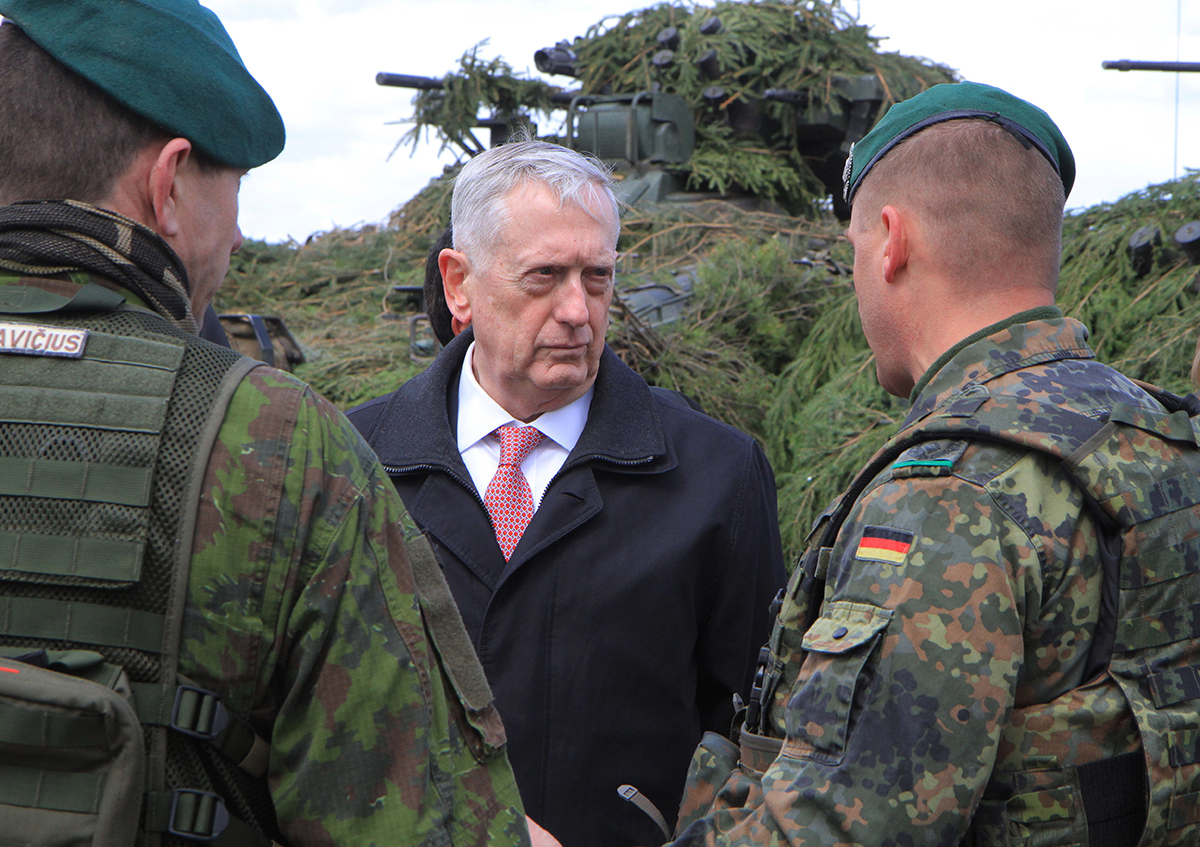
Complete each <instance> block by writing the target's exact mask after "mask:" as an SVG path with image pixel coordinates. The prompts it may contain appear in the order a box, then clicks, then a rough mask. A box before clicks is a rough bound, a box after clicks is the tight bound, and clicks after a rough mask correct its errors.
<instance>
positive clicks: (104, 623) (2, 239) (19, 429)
mask: <svg viewBox="0 0 1200 847" xmlns="http://www.w3.org/2000/svg"><path fill="white" fill-rule="evenodd" d="M0 14H2V15H4V17H5V21H4V23H3V24H2V25H0V609H2V612H0V670H3V672H2V673H0V822H2V823H0V830H2V834H0V840H3V841H4V842H5V843H13V844H23V845H51V844H53V845H62V844H93V843H94V844H111V845H123V844H134V843H135V840H136V843H139V844H141V843H148V844H157V843H159V842H160V841H161V842H162V843H163V844H165V845H170V847H179V845H182V844H197V843H211V844H214V845H222V844H239V845H245V847H253V846H254V845H263V847H265V845H268V844H269V843H271V840H272V839H273V840H275V841H280V842H283V843H286V844H290V845H293V847H303V846H304V845H322V847H327V846H328V845H347V847H348V846H349V845H363V844H404V845H418V844H419V845H447V844H453V845H479V847H483V845H495V844H506V845H519V844H528V840H529V836H528V832H527V830H526V825H525V819H524V816H523V814H522V807H521V802H520V798H519V796H518V794H517V790H516V784H515V780H514V777H513V774H512V771H511V769H510V767H509V765H508V762H507V760H506V758H505V755H504V752H503V728H502V726H501V724H500V722H499V718H498V717H497V714H496V710H495V707H494V706H492V705H490V693H489V691H488V688H487V684H486V680H485V678H484V676H483V670H482V668H481V667H480V666H479V664H478V662H477V660H476V659H475V658H474V656H473V655H472V651H471V648H470V642H469V640H468V639H467V635H466V632H465V630H463V628H462V623H461V621H460V620H459V618H458V617H457V614H456V613H455V612H454V609H453V603H452V601H451V597H450V594H449V590H448V588H447V587H446V585H445V583H444V581H442V579H441V577H440V574H439V571H438V568H437V565H436V562H435V561H434V560H433V557H432V554H430V553H429V551H428V548H427V547H425V546H424V545H423V544H412V545H409V544H406V541H405V538H404V536H403V534H402V531H401V524H402V516H403V515H404V509H403V506H402V505H401V503H400V500H399V498H398V497H397V496H396V493H395V491H393V490H392V486H391V484H390V482H389V481H388V479H387V477H386V476H385V474H384V472H383V470H382V468H381V467H380V465H379V462H378V460H377V459H376V458H375V456H374V455H372V453H371V451H370V449H369V448H368V447H367V445H366V444H365V443H364V442H363V440H362V439H361V437H360V436H359V435H358V433H357V432H356V431H355V430H354V428H353V427H351V426H350V425H349V424H348V423H347V422H346V420H345V419H344V418H343V417H342V416H341V415H340V414H339V413H338V412H337V411H336V410H335V409H334V408H333V406H332V405H330V404H329V403H327V402H326V401H324V400H322V399H321V398H319V397H317V396H316V395H315V394H314V393H313V392H312V391H311V389H309V388H308V387H307V386H305V385H304V384H303V383H301V382H299V381H297V380H295V379H294V378H292V377H291V376H289V375H287V374H285V373H281V372H279V371H276V370H273V369H271V368H267V367H264V366H256V365H257V363H255V362H253V361H252V360H249V359H245V358H243V357H241V356H238V355H236V354H235V353H233V352H232V351H231V350H228V349H224V348H220V347H217V346H215V345H213V344H210V343H208V342H206V341H202V340H201V339H200V338H198V337H197V336H196V316H198V315H200V314H203V312H204V310H205V308H206V306H207V305H208V303H209V301H210V299H211V298H212V296H213V294H214V293H215V292H216V291H217V289H218V287H219V286H220V285H221V282H222V280H223V278H224V276H225V273H226V270H227V268H228V266H229V257H230V253H231V252H233V251H235V250H237V248H238V246H239V244H240V243H241V240H242V235H241V232H240V230H239V228H238V223H237V217H238V186H239V183H240V181H241V178H242V176H243V175H244V174H245V173H246V171H247V170H248V169H250V168H253V167H257V166H258V165H261V164H263V163H265V162H267V161H269V160H271V159H273V158H274V157H275V156H276V155H278V153H279V152H280V150H281V149H282V148H283V143H284V129H283V122H282V120H281V119H280V116H279V113H278V112H277V111H276V109H275V106H274V104H273V103H272V102H271V99H270V97H268V95H267V94H266V92H265V91H263V89H262V88H261V87H260V86H259V85H258V83H257V82H256V81H255V80H254V78H253V77H252V76H251V75H250V74H249V72H248V71H247V70H246V68H245V67H244V66H243V64H242V61H241V59H240V58H239V57H238V53H237V50H236V49H235V47H234V45H233V43H232V41H231V40H230V38H229V36H228V34H227V33H226V32H225V29H224V28H223V27H222V25H221V23H220V21H219V20H218V19H217V17H216V16H215V15H214V14H212V12H210V11H209V10H207V9H205V8H204V7H202V6H200V5H199V4H198V3H196V2H195V1H194V0H0ZM64 198H65V199H64ZM422 562H423V563H424V564H423V565H422ZM102 657H103V658H102ZM117 666H120V667H121V668H123V669H124V675H123V676H122V675H119V674H118V668H117ZM67 671H72V672H73V673H74V675H73V676H72V675H68V673H66V672H67ZM177 672H178V676H177ZM126 677H127V678H128V680H129V685H126V682H125V679H126ZM101 683H103V684H101ZM135 710H136V711H135ZM143 725H144V727H145V731H146V738H147V739H148V742H147V743H146V744H145V749H143Z"/></svg>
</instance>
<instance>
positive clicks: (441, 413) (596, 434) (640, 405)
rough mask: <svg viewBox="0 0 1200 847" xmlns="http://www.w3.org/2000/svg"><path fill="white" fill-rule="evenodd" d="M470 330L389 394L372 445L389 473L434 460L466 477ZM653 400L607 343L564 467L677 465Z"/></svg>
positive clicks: (657, 469)
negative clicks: (461, 383) (461, 430)
mask: <svg viewBox="0 0 1200 847" xmlns="http://www.w3.org/2000/svg"><path fill="white" fill-rule="evenodd" d="M473 338H474V333H472V332H471V330H469V329H468V330H466V331H465V332H463V333H462V334H461V335H459V336H458V337H457V338H455V339H454V340H453V341H452V342H450V344H448V345H447V346H446V349H445V350H443V351H442V352H441V353H440V354H439V355H438V357H437V359H435V360H434V362H433V364H432V365H430V366H429V368H428V369H427V370H426V371H425V372H424V373H422V374H420V375H418V376H416V377H414V378H413V379H411V380H409V381H408V382H407V383H405V384H404V385H402V386H401V387H400V388H399V389H398V390H397V391H395V392H394V393H393V394H392V397H391V399H390V400H389V401H388V403H387V405H386V407H385V408H384V410H383V412H382V413H381V415H380V420H379V424H378V426H377V427H376V429H375V432H374V434H373V436H372V438H371V446H372V447H374V448H375V452H376V453H377V454H378V455H379V458H380V460H381V461H382V462H383V464H384V466H385V467H387V468H388V470H389V471H390V472H392V473H397V472H399V473H402V472H405V471H408V470H418V469H429V468H439V469H443V470H447V471H450V472H452V473H455V474H457V475H459V476H462V477H463V478H464V479H467V478H469V476H468V474H467V469H466V467H465V465H463V461H462V456H461V455H460V454H459V452H458V447H457V438H456V436H455V426H454V423H453V422H454V421H457V418H458V409H457V406H458V391H457V386H458V374H459V371H460V369H461V368H462V363H463V358H464V357H465V356H466V352H467V347H468V346H470V343H471V340H472V339H473ZM657 406H658V404H657V403H656V402H655V400H654V396H653V394H652V393H651V391H650V388H649V386H647V385H646V382H645V380H643V379H642V378H641V377H640V376H638V375H637V374H636V373H634V372H633V371H632V370H630V369H629V367H628V366H627V365H626V364H625V363H624V362H622V361H621V360H620V359H619V358H617V355H616V354H615V353H613V351H612V350H611V349H610V348H609V347H608V346H605V348H604V352H603V354H601V357H600V368H599V371H598V373H597V374H596V391H595V394H594V395H593V396H592V406H591V409H590V411H589V413H588V422H587V426H586V427H585V428H584V430H583V434H582V435H581V436H580V438H579V443H577V444H576V445H575V449H574V450H573V451H572V452H571V455H570V456H569V457H568V458H567V461H566V465H565V466H564V467H571V466H574V465H577V464H580V463H582V462H586V461H590V460H598V461H604V462H608V463H610V464H612V465H613V468H612V469H613V470H626V471H630V472H635V473H636V472H654V473H657V472H662V471H665V470H669V469H670V468H672V467H674V465H675V461H674V451H672V450H671V449H670V446H669V444H668V441H667V437H666V434H665V432H664V429H663V424H662V420H661V418H660V417H659V413H658V408H657Z"/></svg>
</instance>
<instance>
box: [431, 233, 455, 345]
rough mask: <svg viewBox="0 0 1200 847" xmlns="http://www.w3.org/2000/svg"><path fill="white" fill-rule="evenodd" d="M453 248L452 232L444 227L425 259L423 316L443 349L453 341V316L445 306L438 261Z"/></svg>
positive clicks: (444, 292)
mask: <svg viewBox="0 0 1200 847" xmlns="http://www.w3.org/2000/svg"><path fill="white" fill-rule="evenodd" d="M453 246H454V230H453V229H451V228H450V227H446V228H445V229H444V230H442V234H441V235H439V236H438V239H437V241H435V242H433V247H431V248H430V249H429V256H428V257H427V258H426V259H425V285H424V288H423V291H424V295H425V297H424V299H425V314H426V315H427V316H428V317H429V325H430V326H431V327H432V328H433V334H434V336H435V337H436V338H437V340H438V343H439V344H441V345H442V346H443V347H445V346H446V345H447V344H449V343H450V342H451V341H453V340H454V316H453V315H451V314H450V307H449V306H448V305H447V304H446V291H445V288H444V287H443V284H442V271H441V268H440V267H439V266H438V259H439V257H440V256H441V254H442V251H443V250H445V249H447V248H449V247H453Z"/></svg>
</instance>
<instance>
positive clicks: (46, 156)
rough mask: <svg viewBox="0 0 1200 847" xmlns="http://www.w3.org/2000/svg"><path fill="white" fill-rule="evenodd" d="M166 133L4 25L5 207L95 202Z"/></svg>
mask: <svg viewBox="0 0 1200 847" xmlns="http://www.w3.org/2000/svg"><path fill="white" fill-rule="evenodd" d="M164 134H165V131H164V130H162V129H161V128H159V127H157V126H155V125H154V124H153V123H151V122H150V121H148V120H146V119H145V118H143V117H141V116H140V115H137V114H134V113H133V112H132V111H130V110H129V109H127V108H125V107H124V106H122V105H121V104H120V103H118V102H117V101H116V100H114V99H113V98H112V97H109V96H108V95H107V94H105V93H104V92H103V91H101V90H100V89H99V88H97V87H96V86H94V85H93V84H92V83H90V82H88V81H87V80H86V79H84V78H83V77H81V76H79V75H78V74H76V73H75V72H73V71H71V70H69V69H68V68H66V67H65V66H63V65H62V64H60V63H59V62H58V61H56V60H55V59H54V58H53V57H51V56H50V54H48V53H47V52H46V51H45V50H43V49H42V48H40V47H38V46H37V45H36V44H35V43H34V42H33V41H32V40H30V38H29V36H27V35H26V34H25V33H24V32H23V31H22V30H21V29H20V28H19V27H17V26H15V25H14V24H12V23H9V22H5V23H4V24H2V25H0V205H4V204H7V203H13V202H16V201H17V200H35V199H68V198H69V199H72V200H81V201H83V202H85V203H95V202H98V201H99V200H101V199H102V198H104V197H106V196H107V195H108V193H109V191H110V190H111V188H112V185H113V183H114V181H115V180H116V178H117V177H118V176H119V175H120V174H121V173H123V172H124V170H125V169H126V168H127V167H128V166H129V164H130V162H132V161H133V158H134V156H136V155H137V153H138V152H139V151H140V150H141V149H142V147H144V146H145V145H146V144H148V143H149V142H151V141H152V140H154V139H155V138H157V137H159V136H162V135H164Z"/></svg>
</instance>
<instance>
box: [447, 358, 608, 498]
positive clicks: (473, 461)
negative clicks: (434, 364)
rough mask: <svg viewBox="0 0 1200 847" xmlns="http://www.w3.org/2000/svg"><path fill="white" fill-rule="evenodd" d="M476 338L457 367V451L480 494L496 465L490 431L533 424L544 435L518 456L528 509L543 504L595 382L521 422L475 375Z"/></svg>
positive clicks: (583, 422) (585, 412) (496, 450)
mask: <svg viewBox="0 0 1200 847" xmlns="http://www.w3.org/2000/svg"><path fill="white" fill-rule="evenodd" d="M474 361H475V342H474V341H472V342H471V346H470V347H468V348H467V355H466V357H465V358H464V359H463V365H462V373H460V374H459V377H458V452H459V453H461V454H462V458H463V464H465V465H466V466H467V471H468V472H470V474H471V481H472V482H474V483H475V488H476V490H477V491H478V492H479V496H480V497H483V495H484V494H485V493H486V492H487V487H488V483H489V482H491V481H492V477H493V476H495V475H496V471H497V470H498V469H499V468H500V439H498V438H496V437H495V436H494V435H492V433H493V432H495V430H496V427H500V426H532V427H536V428H537V430H538V431H539V432H541V433H542V435H543V436H544V437H543V438H542V440H541V441H540V442H538V444H537V446H536V447H534V448H533V449H532V450H530V451H529V455H528V456H526V457H525V461H523V462H521V472H522V473H524V474H525V478H526V479H527V480H529V489H530V490H531V491H532V492H533V510H534V511H535V512H536V511H537V509H538V507H539V506H541V505H542V496H543V495H544V494H545V493H546V488H547V486H549V485H550V480H552V479H554V475H555V474H556V473H558V471H559V469H561V468H562V466H563V463H564V462H565V461H566V460H567V456H569V455H570V454H571V451H572V450H574V449H575V444H576V442H578V441H579V436H580V435H581V434H582V433H583V428H584V427H585V426H586V425H587V418H588V411H589V410H590V409H591V406H592V394H593V393H594V391H595V387H594V386H593V387H592V388H589V389H588V391H587V393H586V394H584V395H583V396H582V397H580V398H579V399H577V400H574V401H572V402H570V403H568V404H567V405H565V406H563V407H562V408H561V409H555V410H554V411H553V412H545V413H543V414H541V415H539V416H538V418H537V419H536V420H535V421H533V423H529V424H526V423H522V422H521V421H518V420H515V419H514V418H513V416H512V415H510V414H509V413H508V412H506V411H504V409H503V408H501V406H500V404H499V403H497V402H496V401H495V400H493V399H492V398H491V397H490V396H489V395H488V393H487V392H486V391H484V390H483V388H482V386H480V385H479V382H478V380H476V379H475V372H474V368H473V363H474Z"/></svg>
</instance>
